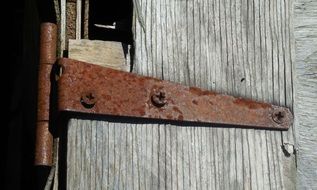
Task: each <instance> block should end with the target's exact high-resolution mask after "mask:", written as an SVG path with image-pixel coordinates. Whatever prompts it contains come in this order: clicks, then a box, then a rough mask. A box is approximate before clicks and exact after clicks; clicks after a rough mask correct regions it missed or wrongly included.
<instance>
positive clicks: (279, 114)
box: [272, 109, 285, 124]
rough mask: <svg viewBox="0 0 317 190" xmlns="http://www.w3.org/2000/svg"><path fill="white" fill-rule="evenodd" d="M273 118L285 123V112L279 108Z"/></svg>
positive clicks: (279, 122) (275, 120) (277, 121)
mask: <svg viewBox="0 0 317 190" xmlns="http://www.w3.org/2000/svg"><path fill="white" fill-rule="evenodd" d="M272 118H273V121H274V122H276V123H278V124H281V123H284V121H285V112H284V111H282V110H280V109H278V110H275V111H274V112H273V114H272Z"/></svg>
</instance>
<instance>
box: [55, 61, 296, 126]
mask: <svg viewBox="0 0 317 190" xmlns="http://www.w3.org/2000/svg"><path fill="white" fill-rule="evenodd" d="M59 65H60V66H61V67H62V68H63V74H62V75H61V77H60V78H59V80H58V100H59V102H58V104H59V105H58V107H59V110H60V111H72V112H81V113H91V114H101V115H102V114H104V115H116V116H128V117H138V118H152V119H162V120H174V121H189V122H203V123H214V124H225V125H231V126H232V125H234V126H235V127H243V128H265V129H281V130H286V129H288V128H289V127H290V126H291V125H292V122H293V116H292V114H291V112H290V110H289V109H288V108H285V107H280V106H275V105H271V104H268V103H261V102H256V101H252V100H248V99H243V98H236V97H233V96H228V95H224V94H218V93H216V92H212V91H207V90H203V89H200V88H196V87H188V86H183V85H180V84H176V83H172V82H168V81H164V80H158V79H155V78H151V77H143V76H138V75H135V74H132V73H127V72H123V71H118V70H113V69H110V68H104V67H100V66H97V65H92V64H88V63H84V62H80V61H76V60H71V59H65V58H63V59H60V60H59Z"/></svg>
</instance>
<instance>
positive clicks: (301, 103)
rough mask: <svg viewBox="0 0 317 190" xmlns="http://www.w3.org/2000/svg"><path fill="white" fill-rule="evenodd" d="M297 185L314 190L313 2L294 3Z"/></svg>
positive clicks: (316, 61) (316, 90)
mask: <svg viewBox="0 0 317 190" xmlns="http://www.w3.org/2000/svg"><path fill="white" fill-rule="evenodd" d="M294 25H295V39H296V59H295V62H296V64H295V73H296V80H295V89H296V97H295V98H296V99H295V108H294V109H295V110H294V112H295V118H296V119H295V126H296V135H297V136H296V137H297V146H298V161H297V168H298V173H297V181H298V182H297V187H298V189H317V182H316V179H317V152H316V150H317V127H316V125H317V2H316V1H308V0H297V1H296V4H295V24H294Z"/></svg>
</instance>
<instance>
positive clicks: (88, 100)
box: [80, 92, 97, 109]
mask: <svg viewBox="0 0 317 190" xmlns="http://www.w3.org/2000/svg"><path fill="white" fill-rule="evenodd" d="M96 102H97V98H96V95H95V93H94V92H84V93H82V95H81V98H80V103H81V104H82V105H83V106H84V107H85V108H88V109H91V108H93V107H94V106H95V104H96Z"/></svg>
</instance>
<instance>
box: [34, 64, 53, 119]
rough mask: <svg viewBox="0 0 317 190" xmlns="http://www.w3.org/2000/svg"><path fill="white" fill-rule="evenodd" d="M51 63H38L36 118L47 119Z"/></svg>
mask: <svg viewBox="0 0 317 190" xmlns="http://www.w3.org/2000/svg"><path fill="white" fill-rule="evenodd" d="M52 68H53V65H50V64H40V68H39V77H38V103H37V120H38V121H48V120H49V112H50V99H49V97H50V92H51V82H50V77H51V71H52Z"/></svg>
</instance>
